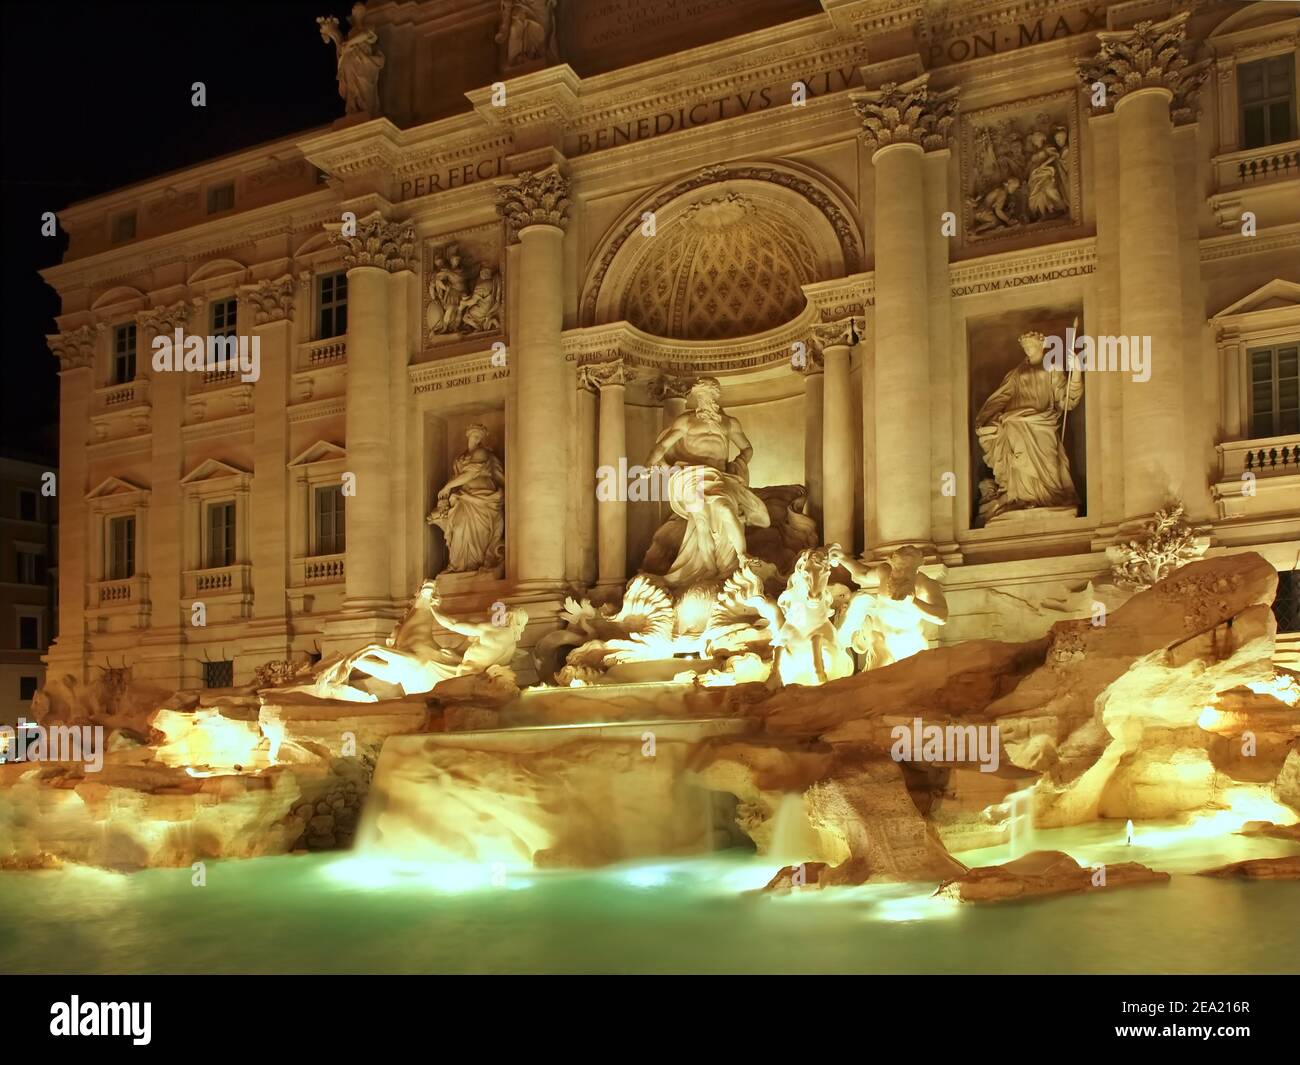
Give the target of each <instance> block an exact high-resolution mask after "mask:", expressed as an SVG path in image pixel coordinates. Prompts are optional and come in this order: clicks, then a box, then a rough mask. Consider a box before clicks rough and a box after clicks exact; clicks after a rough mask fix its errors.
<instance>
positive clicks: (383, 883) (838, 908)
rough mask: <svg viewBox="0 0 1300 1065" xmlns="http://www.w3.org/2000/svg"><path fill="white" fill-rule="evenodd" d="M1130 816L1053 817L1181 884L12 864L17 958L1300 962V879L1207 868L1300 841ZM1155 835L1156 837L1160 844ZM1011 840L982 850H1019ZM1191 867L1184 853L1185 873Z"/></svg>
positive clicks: (1074, 846)
mask: <svg viewBox="0 0 1300 1065" xmlns="http://www.w3.org/2000/svg"><path fill="white" fill-rule="evenodd" d="M1122 832H1123V827H1122V825H1119V826H1117V825H1114V824H1109V825H1094V826H1087V827H1086V828H1083V829H1070V830H1062V831H1060V832H1055V833H1047V832H1039V833H1037V839H1036V841H1035V843H1036V845H1037V846H1053V847H1057V848H1059V849H1064V850H1067V851H1069V852H1070V853H1071V854H1073V855H1074V856H1075V857H1076V858H1078V859H1083V860H1087V861H1090V862H1095V861H1105V862H1117V861H1126V860H1137V861H1141V862H1143V863H1145V864H1149V865H1154V866H1157V867H1161V868H1166V869H1169V870H1170V871H1173V872H1174V874H1175V875H1174V876H1173V879H1172V880H1171V881H1170V882H1169V883H1168V884H1166V885H1155V886H1150V887H1140V888H1125V889H1116V890H1113V891H1108V890H1105V889H1101V890H1098V891H1094V892H1092V893H1090V894H1088V895H1086V896H1083V895H1076V896H1066V897H1060V898H1054V899H1043V900H1038V901H1029V902H1023V903H1002V904H997V905H985V906H969V905H966V906H962V905H958V904H955V903H948V902H945V901H941V900H936V899H933V898H930V897H929V896H928V892H929V891H930V890H932V888H930V887H928V886H927V887H915V886H903V885H889V886H869V887H865V888H858V889H852V890H844V891H837V892H827V893H825V894H821V893H816V892H804V893H802V894H800V895H798V896H791V897H785V898H773V897H766V896H758V895H754V894H750V893H748V889H750V888H753V887H756V886H758V885H760V884H761V883H763V882H764V881H765V880H766V879H767V877H768V876H770V875H771V873H772V871H773V869H772V866H771V865H770V864H767V863H764V862H762V861H760V860H758V859H755V858H753V857H752V856H741V855H737V854H731V853H728V854H724V855H715V856H712V857H707V858H696V859H690V860H683V861H675V862H665V863H662V864H648V863H641V864H638V865H635V866H627V867H621V868H614V869H605V870H600V871H596V872H590V873H545V874H536V873H524V872H517V871H506V870H503V869H501V868H495V869H481V868H478V867H470V866H457V867H428V866H420V867H412V866H406V867H403V866H401V865H393V864H391V863H390V864H381V863H379V862H377V861H374V860H372V859H367V858H364V857H360V856H349V855H334V856H320V855H313V856H290V857H283V858H264V859H259V860H255V861H245V862H237V861H228V862H211V863H209V864H208V866H207V884H206V886H204V887H194V886H192V885H191V876H192V874H191V872H190V870H189V869H177V870H149V871H145V872H140V873H133V874H130V875H120V874H112V873H104V872H100V871H96V870H90V869H81V868H68V869H63V870H59V871H51V872H34V873H5V874H0V972H19V973H34V972H42V973H150V972H167V973H349V972H368V973H373V972H384V973H389V972H393V973H417V972H451V973H484V972H526V973H541V972H565V973H583V972H660V973H677V972H725V973H750V972H778V973H781V972H788V973H831V972H835V973H840V972H844V973H847V972H878V973H947V972H954V973H1017V972H1029V973H1069V972H1087V973H1098V972H1113V973H1152V972H1155V973H1181V972H1204V973H1239V972H1257V973H1284V972H1295V971H1297V969H1300V884H1296V883H1294V882H1290V883H1288V882H1274V883H1267V882H1264V883H1250V882H1243V881H1238V880H1227V881H1225V880H1216V879H1211V878H1207V877H1199V876H1194V875H1189V874H1188V872H1187V870H1194V869H1200V868H1205V867H1207V866H1213V865H1217V864H1221V863H1222V862H1225V861H1231V860H1234V859H1237V858H1243V857H1263V856H1267V855H1276V854H1286V853H1294V852H1295V851H1296V849H1297V848H1296V847H1295V846H1294V845H1293V844H1288V843H1282V842H1277V841H1268V840H1245V839H1242V838H1241V837H1227V838H1218V839H1213V840H1206V839H1200V840H1190V841H1187V842H1182V841H1174V842H1170V840H1168V839H1162V838H1160V837H1159V836H1157V835H1152V834H1151V833H1149V832H1148V830H1146V829H1144V828H1141V827H1140V828H1139V834H1138V840H1137V842H1136V844H1135V846H1133V847H1125V846H1124V845H1123V844H1122V842H1120V843H1116V842H1115V840H1116V839H1117V837H1118V838H1119V839H1121V840H1122ZM1144 833H1145V834H1147V838H1148V839H1150V841H1151V845H1147V846H1144V845H1143V836H1144ZM1007 856H1008V855H1007V854H1006V852H1005V849H1004V850H1003V851H1002V852H1001V853H997V852H992V851H990V852H985V853H982V854H978V855H975V854H971V855H963V856H962V857H963V859H964V860H966V861H967V862H968V864H969V863H972V862H973V861H975V860H984V861H987V860H989V859H993V860H999V861H1001V860H1005V859H1006V858H1007ZM1179 870H1181V871H1179Z"/></svg>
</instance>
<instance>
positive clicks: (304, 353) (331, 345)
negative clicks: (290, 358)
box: [297, 336, 348, 370]
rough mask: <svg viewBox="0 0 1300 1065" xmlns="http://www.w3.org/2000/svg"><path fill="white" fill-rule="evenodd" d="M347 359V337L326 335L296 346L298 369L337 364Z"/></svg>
mask: <svg viewBox="0 0 1300 1065" xmlns="http://www.w3.org/2000/svg"><path fill="white" fill-rule="evenodd" d="M347 360H348V341H347V337H345V336H339V337H328V338H327V339H325V340H313V341H311V343H309V344H301V345H299V347H298V366H297V369H298V370H316V369H320V368H321V367H324V366H337V365H340V364H342V363H345V362H347Z"/></svg>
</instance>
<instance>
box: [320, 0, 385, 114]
mask: <svg viewBox="0 0 1300 1065" xmlns="http://www.w3.org/2000/svg"><path fill="white" fill-rule="evenodd" d="M365 22H366V5H365V4H353V5H352V14H351V16H350V17H349V18H348V24H349V26H350V27H351V28H350V29H349V30H348V35H347V36H346V37H344V36H343V35H342V34H341V33H340V32H339V20H338V19H336V18H334V17H333V16H330V17H328V18H318V19H317V20H316V24H317V25H318V26H319V27H320V36H321V40H323V41H333V42H334V51H335V53H336V54H337V56H338V79H339V95H340V96H341V97H343V102H344V105H345V108H346V112H347V114H349V115H352V114H366V115H377V114H379V72H380V71H381V70H383V68H384V56H383V53H382V52H380V51H379V46H378V42H379V37H378V36H377V35H376V34H375V31H374V30H372V29H369V28H368V27H367V26H366V24H365Z"/></svg>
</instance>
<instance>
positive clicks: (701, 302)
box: [622, 192, 818, 340]
mask: <svg viewBox="0 0 1300 1065" xmlns="http://www.w3.org/2000/svg"><path fill="white" fill-rule="evenodd" d="M817 272H818V271H817V254H816V252H815V251H814V249H813V246H812V244H811V243H810V242H809V240H808V239H807V238H806V237H805V236H804V235H803V234H802V233H801V232H799V230H798V229H796V228H795V227H794V226H792V225H791V224H790V223H789V222H788V221H787V220H786V219H785V218H784V217H783V216H782V215H781V214H780V213H777V212H773V211H770V210H765V209H764V207H763V206H762V205H760V204H759V203H757V202H755V201H754V200H753V199H750V198H749V197H746V196H744V195H742V194H740V193H736V192H729V193H726V194H724V195H721V196H718V197H715V198H712V199H705V200H701V201H699V202H697V203H693V204H691V205H690V206H689V207H688V208H687V209H686V210H685V211H683V212H682V213H681V214H679V215H677V216H676V217H675V218H673V219H672V220H671V221H669V222H667V223H666V224H664V225H662V226H661V228H660V229H659V231H658V233H657V234H656V235H655V237H654V238H653V239H652V240H650V241H647V248H646V251H645V253H644V254H643V255H642V256H641V257H640V261H639V262H637V263H636V265H635V267H634V269H633V272H632V276H631V279H630V281H629V283H628V284H627V286H626V288H625V289H624V292H625V295H624V300H623V307H622V317H624V318H626V319H627V320H628V321H629V322H631V323H632V324H633V325H635V326H637V327H638V328H639V329H643V330H645V332H647V333H651V334H653V335H655V336H661V337H671V338H674V339H679V340H723V339H729V338H732V337H741V336H748V335H750V334H752V333H760V332H763V331H764V330H767V329H771V328H774V327H776V326H779V325H782V324H784V323H785V322H788V321H789V320H790V319H791V318H793V317H794V316H795V315H797V314H798V313H799V312H800V311H801V310H803V307H804V302H805V301H804V295H803V291H802V286H803V285H806V284H809V283H810V282H813V281H816V280H817V279H818V278H817Z"/></svg>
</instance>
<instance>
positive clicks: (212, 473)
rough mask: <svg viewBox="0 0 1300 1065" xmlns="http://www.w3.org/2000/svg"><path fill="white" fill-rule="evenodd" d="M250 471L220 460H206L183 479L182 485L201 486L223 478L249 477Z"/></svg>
mask: <svg viewBox="0 0 1300 1065" xmlns="http://www.w3.org/2000/svg"><path fill="white" fill-rule="evenodd" d="M247 476H248V470H241V469H240V468H239V467H238V466H232V465H230V463H228V462H222V461H221V460H220V459H204V460H203V461H202V462H200V463H199V464H198V465H197V466H195V467H194V469H192V470H191V471H190V472H189V473H187V474H186V475H185V476H184V477H182V478H181V482H180V483H181V484H199V483H200V482H202V481H216V480H220V479H221V478H223V477H247Z"/></svg>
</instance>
